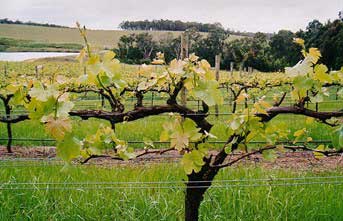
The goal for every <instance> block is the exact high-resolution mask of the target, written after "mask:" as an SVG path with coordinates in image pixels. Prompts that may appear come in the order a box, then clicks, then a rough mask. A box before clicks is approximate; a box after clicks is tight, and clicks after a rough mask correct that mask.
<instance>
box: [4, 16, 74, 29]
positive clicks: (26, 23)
mask: <svg viewBox="0 0 343 221" xmlns="http://www.w3.org/2000/svg"><path fill="white" fill-rule="evenodd" d="M0 24H15V25H32V26H43V27H52V28H69V27H67V26H62V25H55V24H49V23H45V24H43V23H37V22H32V21H28V22H22V21H19V20H16V21H13V20H10V19H8V18H4V19H0Z"/></svg>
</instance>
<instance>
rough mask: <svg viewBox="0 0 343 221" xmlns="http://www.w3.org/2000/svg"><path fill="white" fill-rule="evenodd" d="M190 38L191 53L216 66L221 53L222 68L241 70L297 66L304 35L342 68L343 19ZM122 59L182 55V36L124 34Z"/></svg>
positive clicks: (119, 49) (326, 60)
mask: <svg viewBox="0 0 343 221" xmlns="http://www.w3.org/2000/svg"><path fill="white" fill-rule="evenodd" d="M185 33H187V35H188V37H189V52H190V53H195V54H196V55H197V56H199V57H200V58H202V59H206V60H208V61H209V62H210V64H211V65H212V66H214V63H215V61H214V59H215V55H217V54H221V58H222V59H221V68H223V69H229V68H230V64H231V63H234V68H236V69H242V68H246V67H252V68H254V69H257V70H260V71H280V70H283V68H284V67H289V66H293V65H295V64H296V63H297V62H298V61H299V60H300V59H301V52H300V50H299V45H297V44H294V39H295V38H302V39H304V40H305V42H306V47H317V48H319V50H320V51H321V52H322V58H321V62H324V63H326V64H327V65H328V67H329V68H331V69H339V68H340V67H341V66H342V64H343V54H342V51H343V22H342V21H340V20H335V21H328V22H326V23H325V24H322V23H321V22H319V21H318V20H313V21H311V22H310V23H309V24H308V26H307V27H306V29H305V30H300V31H298V32H295V33H294V32H291V31H288V30H280V31H279V32H278V33H276V34H274V35H272V36H270V35H268V34H265V33H256V34H255V35H254V36H253V37H242V38H238V39H235V40H232V41H229V40H228V38H229V36H230V34H229V33H228V32H227V31H225V30H224V29H215V30H211V31H209V32H208V33H206V34H203V33H200V32H199V31H198V29H197V28H189V29H186V31H185ZM114 51H115V52H116V53H117V55H118V57H119V59H120V60H121V61H122V62H126V63H131V64H142V63H150V62H151V61H152V59H153V58H154V57H155V54H156V53H157V52H159V51H161V52H163V53H164V55H165V58H166V61H167V62H169V61H170V60H171V59H172V58H179V55H180V51H181V40H180V37H175V36H174V35H173V34H172V33H167V34H166V35H165V36H164V37H162V38H160V39H159V40H154V38H153V36H152V35H151V34H149V33H140V34H130V35H124V36H122V37H121V38H120V40H119V43H118V47H117V48H115V49H114Z"/></svg>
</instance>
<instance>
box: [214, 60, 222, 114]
mask: <svg viewBox="0 0 343 221" xmlns="http://www.w3.org/2000/svg"><path fill="white" fill-rule="evenodd" d="M220 57H221V55H220V54H219V55H216V57H215V69H216V80H217V81H219V74H220ZM214 108H215V113H216V117H218V115H219V107H218V105H217V104H216V105H215V106H214Z"/></svg>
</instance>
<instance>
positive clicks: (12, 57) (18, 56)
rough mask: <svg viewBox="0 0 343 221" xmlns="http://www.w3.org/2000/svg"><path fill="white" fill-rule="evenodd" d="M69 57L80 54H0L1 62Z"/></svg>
mask: <svg viewBox="0 0 343 221" xmlns="http://www.w3.org/2000/svg"><path fill="white" fill-rule="evenodd" d="M68 55H74V56H76V55H78V53H65V52H0V61H25V60H28V59H37V58H48V57H61V56H68Z"/></svg>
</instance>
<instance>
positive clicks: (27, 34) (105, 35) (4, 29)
mask: <svg viewBox="0 0 343 221" xmlns="http://www.w3.org/2000/svg"><path fill="white" fill-rule="evenodd" d="M143 32H146V31H122V30H88V32H87V38H88V40H89V42H90V43H91V44H92V45H94V46H97V47H100V48H114V47H116V46H117V43H118V41H119V38H120V37H121V36H123V35H128V34H132V33H143ZM149 33H150V34H152V35H153V36H154V38H155V39H156V40H159V39H162V38H164V37H166V36H168V35H172V36H173V37H177V36H179V35H180V33H181V32H176V31H173V32H170V31H149ZM0 37H6V38H13V39H20V40H30V41H34V42H41V43H76V44H83V40H82V38H81V37H80V33H79V31H78V30H77V29H76V28H50V27H39V26H29V25H12V24H10V25H9V24H0ZM236 38H240V36H230V39H236Z"/></svg>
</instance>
